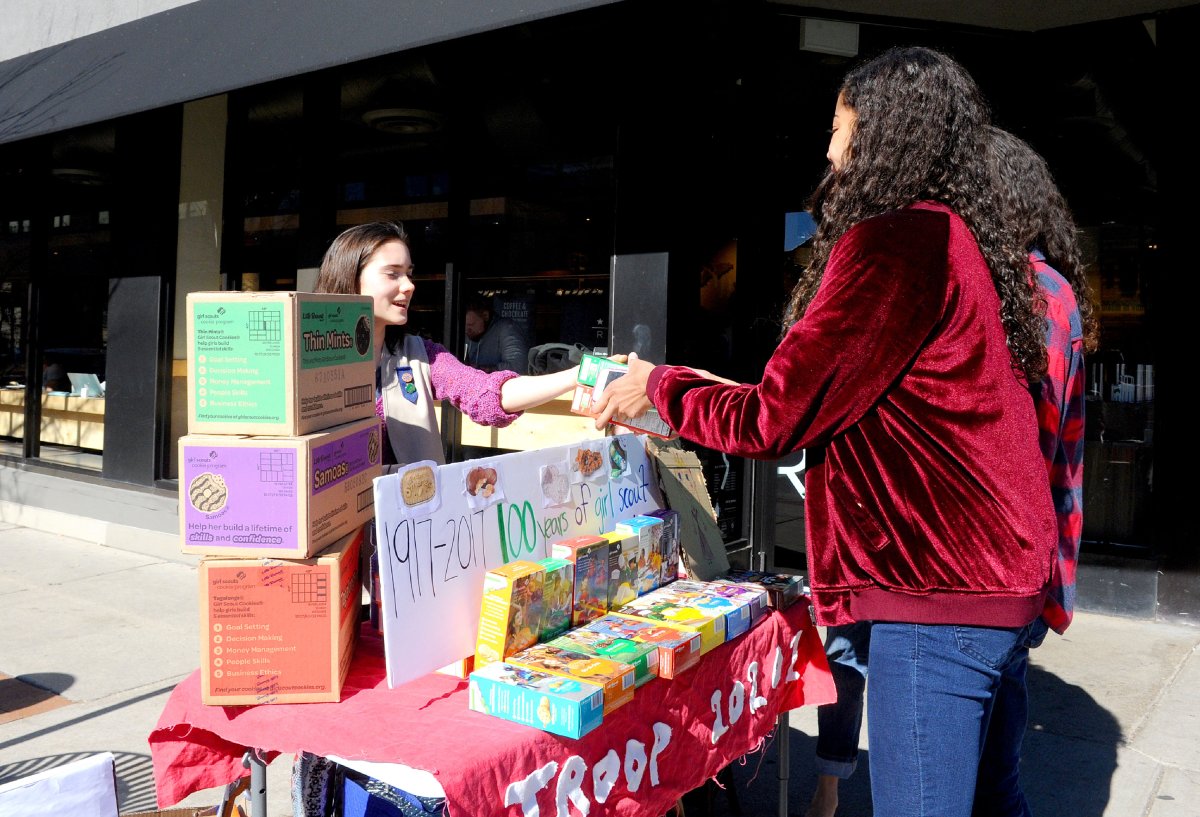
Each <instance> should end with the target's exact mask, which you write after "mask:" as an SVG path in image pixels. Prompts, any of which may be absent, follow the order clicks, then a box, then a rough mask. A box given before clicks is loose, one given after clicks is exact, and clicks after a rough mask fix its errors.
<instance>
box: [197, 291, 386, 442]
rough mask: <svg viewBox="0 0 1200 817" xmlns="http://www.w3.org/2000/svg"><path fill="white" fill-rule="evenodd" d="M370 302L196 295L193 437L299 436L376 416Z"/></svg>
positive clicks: (293, 295)
mask: <svg viewBox="0 0 1200 817" xmlns="http://www.w3.org/2000/svg"><path fill="white" fill-rule="evenodd" d="M374 324H375V322H374V318H373V317H372V314H371V299H370V298H368V297H366V296H364V295H332V294H316V293H312V292H189V293H188V295H187V350H188V353H187V358H188V377H187V384H188V426H187V429H188V433H189V434H254V435H269V436H279V437H299V436H303V435H305V434H311V433H312V432H314V431H320V430H322V429H325V428H332V427H333V426H337V425H342V424H344V423H349V422H353V421H355V420H361V419H363V418H373V417H374V416H375V343H374V340H373V337H372V334H373V332H374Z"/></svg>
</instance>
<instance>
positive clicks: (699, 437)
mask: <svg viewBox="0 0 1200 817" xmlns="http://www.w3.org/2000/svg"><path fill="white" fill-rule="evenodd" d="M948 218H949V217H948V216H947V215H946V214H945V213H941V212H935V211H928V210H903V211H899V212H895V213H889V214H886V215H884V216H880V217H877V218H873V219H870V220H868V221H865V222H862V223H860V224H858V225H856V226H855V227H854V228H852V229H851V230H850V231H849V232H847V233H846V234H845V235H844V236H843V237H842V238H841V239H840V240H839V241H838V242H837V244H836V245H835V246H834V248H833V251H832V253H831V254H830V258H829V262H828V263H827V264H826V268H825V275H824V278H823V280H822V282H821V286H820V289H819V290H818V292H817V295H816V297H815V298H814V299H813V302H812V304H811V305H810V306H809V308H808V311H807V313H806V314H805V316H804V318H803V319H802V320H800V321H798V322H797V323H796V324H795V325H794V326H792V328H791V329H790V330H789V331H788V333H787V335H786V336H785V337H784V338H783V340H782V342H781V343H780V344H779V347H778V348H777V349H776V350H775V353H774V354H773V355H772V356H771V359H770V360H769V361H768V362H767V366H766V370H765V371H764V373H763V379H762V382H761V383H759V384H757V385H745V384H743V385H736V386H731V385H727V384H720V383H714V382H713V381H711V380H708V379H706V378H704V377H702V376H700V375H698V374H697V373H696V372H694V371H692V370H691V369H687V368H684V367H678V366H672V367H658V368H657V369H656V370H655V371H654V372H653V374H652V376H651V379H650V381H649V383H648V384H647V396H648V397H649V398H650V399H651V400H652V401H653V403H654V405H655V407H656V408H657V409H658V411H659V413H660V414H661V415H662V416H663V417H664V418H665V419H666V420H667V422H668V423H669V424H670V425H671V427H672V428H673V429H675V430H676V431H678V432H679V433H680V434H681V435H682V436H683V437H686V438H687V439H690V440H693V441H695V442H698V443H700V444H701V445H704V446H706V447H709V448H712V449H715V450H717V451H723V452H725V453H729V454H734V455H737V456H742V457H751V458H755V459H777V458H779V457H782V456H784V455H786V454H788V453H791V452H792V451H795V450H797V449H799V448H805V447H810V446H813V445H820V444H822V443H824V442H826V441H828V440H829V439H830V438H832V437H834V436H836V435H837V434H839V433H841V432H842V431H845V430H846V429H847V428H849V427H850V426H851V425H853V424H854V423H855V422H857V421H858V420H859V419H861V418H862V417H863V416H864V415H865V414H866V413H867V412H868V411H870V410H871V408H872V406H874V405H875V404H876V403H877V402H878V401H879V400H880V399H882V398H884V397H885V396H886V394H887V393H888V391H889V389H891V388H892V387H893V385H894V384H895V383H896V382H897V381H898V380H899V379H900V378H901V377H902V376H903V374H904V372H905V370H906V369H907V368H908V367H909V366H910V365H912V363H913V361H914V360H915V358H916V357H917V355H918V353H919V352H920V351H921V349H922V347H923V344H924V341H925V339H926V338H927V337H928V336H929V333H930V332H931V331H932V330H933V329H934V327H935V326H936V325H937V323H938V321H939V320H940V319H941V316H942V314H943V311H944V309H945V305H946V303H947V300H948V298H949V297H950V295H949V294H948V289H949V287H948V280H949V274H948V261H947V244H948V240H949V223H948Z"/></svg>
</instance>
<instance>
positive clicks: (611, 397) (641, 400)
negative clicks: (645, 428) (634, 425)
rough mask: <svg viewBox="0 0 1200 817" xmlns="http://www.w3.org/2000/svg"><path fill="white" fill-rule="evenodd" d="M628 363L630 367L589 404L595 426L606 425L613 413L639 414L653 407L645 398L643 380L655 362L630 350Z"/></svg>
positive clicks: (648, 375)
mask: <svg viewBox="0 0 1200 817" xmlns="http://www.w3.org/2000/svg"><path fill="white" fill-rule="evenodd" d="M628 365H629V370H628V371H627V372H626V373H625V374H623V375H622V376H621V377H618V378H617V379H616V380H613V381H612V382H611V383H609V384H608V385H607V386H606V387H605V388H604V391H603V393H601V395H600V397H599V399H597V400H596V402H594V403H592V406H591V414H592V416H593V417H595V418H596V428H604V427H605V426H607V425H608V424H609V423H610V422H611V421H612V418H613V416H614V415H620V416H622V417H629V418H634V417H641V416H642V415H643V414H645V413H646V412H647V411H649V410H650V408H651V407H652V406H653V404H652V403H651V402H650V399H649V398H648V397H646V383H647V381H648V380H649V379H650V372H651V371H653V370H654V364H653V363H649V362H648V361H645V360H642V359H641V358H639V357H638V356H637V355H636V354H633V353H631V354H630V355H629V359H628Z"/></svg>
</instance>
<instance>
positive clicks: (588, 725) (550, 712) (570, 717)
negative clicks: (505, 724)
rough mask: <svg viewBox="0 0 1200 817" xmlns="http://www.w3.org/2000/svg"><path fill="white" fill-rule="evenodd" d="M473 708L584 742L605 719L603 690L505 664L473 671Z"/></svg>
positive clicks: (586, 682)
mask: <svg viewBox="0 0 1200 817" xmlns="http://www.w3.org/2000/svg"><path fill="white" fill-rule="evenodd" d="M469 691H470V704H469V705H470V707H471V709H473V710H474V711H476V712H482V713H484V714H485V715H494V716H495V717H497V718H504V719H505V720H508V721H512V722H513V723H522V724H525V725H526V726H532V727H534V728H536V729H541V730H542V731H543V732H551V733H553V734H555V735H562V736H563V737H567V738H581V737H583V736H584V735H586V734H587V733H588V732H590V731H592V730H593V729H595V728H596V727H597V726H599V725H600V722H601V720H602V719H603V717H604V689H603V688H602V687H601V686H600V685H598V684H593V683H590V682H588V681H581V680H577V679H574V678H563V677H562V676H559V675H550V674H549V673H545V672H538V671H537V670H531V669H527V668H525V667H518V666H514V665H513V664H508V663H505V662H503V661H497V662H495V663H493V664H489V665H488V666H486V667H483V668H482V669H477V670H475V671H474V672H472V673H471V675H470V679H469Z"/></svg>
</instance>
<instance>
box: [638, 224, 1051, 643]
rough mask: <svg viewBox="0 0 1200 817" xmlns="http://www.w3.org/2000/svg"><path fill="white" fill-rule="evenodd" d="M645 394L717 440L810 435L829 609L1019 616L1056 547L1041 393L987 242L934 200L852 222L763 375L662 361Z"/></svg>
mask: <svg viewBox="0 0 1200 817" xmlns="http://www.w3.org/2000/svg"><path fill="white" fill-rule="evenodd" d="M647 396H648V397H649V398H650V399H651V400H652V401H653V402H654V405H655V406H656V407H657V409H658V411H659V413H660V414H661V415H662V417H663V418H664V419H665V420H667V422H669V423H670V424H671V426H672V428H674V429H676V430H677V431H679V433H680V434H681V435H682V436H684V437H686V438H688V439H690V440H694V441H696V442H698V443H700V444H702V445H704V446H707V447H709V448H713V449H716V450H718V451H724V452H727V453H730V454H735V455H738V456H744V457H752V458H756V459H776V458H778V457H781V456H783V455H785V454H788V453H790V452H792V451H795V450H797V449H799V448H806V449H808V455H807V465H808V471H807V475H806V478H805V479H806V483H805V484H806V494H807V496H806V499H805V507H806V515H807V531H808V565H809V584H810V586H811V587H812V597H813V602H814V604H815V606H816V610H817V620H818V623H820V624H844V623H848V622H851V621H869V620H874V621H904V622H915V623H923V624H969V625H979V626H995V627H1018V626H1023V625H1025V624H1027V623H1029V622H1031V621H1033V619H1034V618H1036V617H1037V615H1038V614H1039V613H1040V612H1041V609H1042V603H1043V599H1044V597H1045V593H1046V590H1047V587H1048V584H1049V581H1050V568H1051V564H1052V562H1053V559H1054V551H1055V545H1056V534H1055V517H1054V507H1053V504H1052V502H1051V499H1050V488H1049V485H1048V483H1047V480H1046V466H1045V462H1044V461H1043V459H1042V455H1041V451H1040V449H1039V448H1038V424H1037V416H1036V414H1035V411H1034V406H1033V401H1032V400H1031V399H1030V396H1029V391H1028V389H1027V388H1026V386H1025V383H1024V382H1023V381H1022V379H1021V378H1020V377H1019V376H1018V375H1017V374H1016V373H1014V370H1013V368H1012V365H1011V362H1010V358H1009V353H1008V349H1007V346H1006V345H1005V333H1004V328H1003V326H1002V324H1001V322H1000V302H999V297H998V296H997V294H996V290H995V287H994V285H993V283H992V279H991V275H990V274H989V272H988V268H987V264H986V263H985V261H984V259H983V256H982V254H981V253H980V251H979V248H978V245H977V244H976V243H975V240H974V238H973V236H972V235H971V232H970V230H969V229H968V228H967V226H966V224H965V223H964V222H963V221H962V220H961V219H960V218H959V217H958V216H956V215H954V214H953V213H951V212H950V210H949V209H947V208H946V207H944V206H942V205H937V204H921V205H917V206H914V207H911V208H907V209H905V210H901V211H896V212H892V213H887V214H885V215H882V216H878V217H876V218H872V219H869V220H867V221H865V222H862V223H860V224H858V225H856V226H855V227H854V228H852V229H851V230H850V231H849V232H847V233H846V235H845V236H843V237H842V238H841V239H840V240H839V241H838V243H837V244H836V246H835V247H834V248H833V251H832V253H831V255H830V258H829V262H828V264H827V265H826V269H825V275H824V279H823V281H822V282H821V286H820V289H819V291H818V292H817V295H816V297H815V298H814V299H813V302H812V304H811V305H810V306H809V308H808V311H807V313H806V314H805V316H804V318H803V319H802V320H800V321H799V322H797V323H796V324H795V325H794V326H792V328H791V329H790V330H789V331H788V333H787V335H786V336H785V337H784V339H783V341H782V342H781V343H780V345H779V348H778V349H777V350H776V351H775V354H774V355H773V356H772V357H771V360H770V361H769V362H768V363H767V367H766V371H765V372H764V374H763V380H762V382H761V383H760V384H758V385H754V386H751V385H737V386H731V385H727V384H719V383H714V382H713V381H711V380H708V379H706V378H703V377H701V376H700V375H698V374H696V373H695V372H693V371H692V370H690V369H687V368H683V367H677V366H659V367H656V368H655V369H654V371H653V373H652V374H651V377H650V381H649V383H648V385H647Z"/></svg>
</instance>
